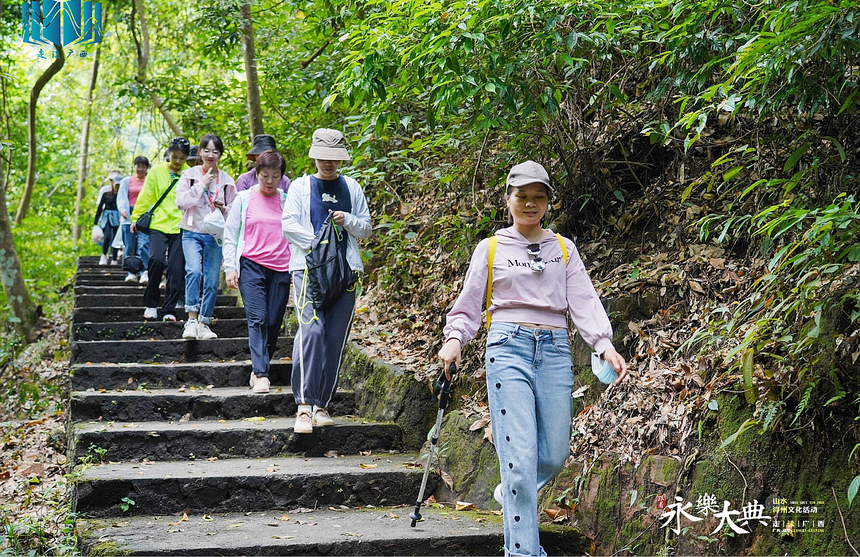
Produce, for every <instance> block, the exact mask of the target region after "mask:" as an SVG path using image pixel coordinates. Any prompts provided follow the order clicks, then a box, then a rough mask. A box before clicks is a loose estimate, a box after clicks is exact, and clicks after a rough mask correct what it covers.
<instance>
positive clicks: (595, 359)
mask: <svg viewBox="0 0 860 557" xmlns="http://www.w3.org/2000/svg"><path fill="white" fill-rule="evenodd" d="M591 371H592V373H594V375H595V376H597V380H598V381H600V382H601V383H603V384H604V385H609V384H611V383H613V382H615V380H616V379H618V374H617V373H615V368H613V367H612V364H610V363H609V362H608V361H606V360H604V359H603V358H601V357H600V354H598V353H597V352H592V353H591Z"/></svg>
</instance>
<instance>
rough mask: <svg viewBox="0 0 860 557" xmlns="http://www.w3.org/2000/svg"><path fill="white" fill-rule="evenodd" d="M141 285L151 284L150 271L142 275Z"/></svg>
mask: <svg viewBox="0 0 860 557" xmlns="http://www.w3.org/2000/svg"><path fill="white" fill-rule="evenodd" d="M138 282H139V283H140V284H146V283H148V282H149V271H144V272H142V273H140V280H139V281H138Z"/></svg>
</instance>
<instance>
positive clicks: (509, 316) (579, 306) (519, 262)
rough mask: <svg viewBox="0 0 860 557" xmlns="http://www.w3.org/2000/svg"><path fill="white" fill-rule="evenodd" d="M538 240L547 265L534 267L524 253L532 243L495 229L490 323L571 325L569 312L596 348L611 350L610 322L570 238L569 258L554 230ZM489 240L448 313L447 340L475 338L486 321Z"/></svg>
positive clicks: (567, 242) (506, 230) (474, 259)
mask: <svg viewBox="0 0 860 557" xmlns="http://www.w3.org/2000/svg"><path fill="white" fill-rule="evenodd" d="M548 232H550V234H548V235H547V236H546V238H544V239H543V240H541V241H540V242H539V244H540V249H541V253H540V257H541V258H542V259H543V260H544V261H545V262H546V269H544V271H543V272H541V273H537V272H535V271H532V270H531V267H530V266H529V262H530V261H531V260H532V258H531V257H530V256H529V255H528V254H527V253H526V246H528V245H529V244H530V243H531V242H529V241H528V240H527V239H526V238H525V237H523V235H522V234H520V233H519V232H517V231H516V230H514V229H513V228H504V229H502V230H500V231H498V232H497V233H496V237H497V238H498V245H497V247H496V254H495V257H494V258H493V293H492V298H491V300H490V307H489V312H490V317H491V319H492V321H498V322H511V323H534V324H536V325H544V326H549V327H561V328H564V327H566V326H567V321H566V318H565V313H569V314H570V316H571V318H572V319H573V323H574V325H576V328H577V329H578V330H579V334H580V335H582V338H583V339H584V340H585V342H587V343H588V344H589V345H590V346H591V347H592V348H593V349H594V351H595V352H597V353H599V354H602V353H603V352H604V351H606V350H607V349H609V348H612V347H613V346H612V325H611V324H610V323H609V317H608V316H607V315H606V310H605V309H604V308H603V304H601V302H600V298H599V297H598V296H597V291H596V290H595V289H594V285H593V284H591V279H589V278H588V274H587V273H586V271H585V265H584V264H583V263H582V259H581V258H580V256H579V252H578V251H577V249H576V246H575V245H574V243H573V241H572V240H569V239H567V238H563V240H564V243H565V246H566V247H567V253H568V260H567V264H566V265H565V263H564V256H563V254H562V251H561V246H560V245H559V242H558V238H557V237H556V236H555V234H553V233H552V231H548ZM487 252H488V240H482V241H481V242H480V243H479V244H478V246H477V247H476V248H475V251H474V253H473V254H472V260H471V262H470V263H469V270H468V271H467V272H466V279H465V281H464V282H463V291H462V292H461V293H460V297H459V298H457V301H456V302H455V303H454V307H453V308H452V309H451V311H450V312H449V313H448V318H447V323H446V325H445V328H444V330H443V332H444V335H445V338H446V339H451V338H456V339H457V340H459V341H460V343H461V344H465V343H466V342H468V341H469V340H471V339H472V338H473V337H474V336H475V334H476V333H477V332H478V329H479V328H480V327H481V324H482V323H483V319H482V315H481V308H482V306H483V304H484V302H485V301H486V298H487Z"/></svg>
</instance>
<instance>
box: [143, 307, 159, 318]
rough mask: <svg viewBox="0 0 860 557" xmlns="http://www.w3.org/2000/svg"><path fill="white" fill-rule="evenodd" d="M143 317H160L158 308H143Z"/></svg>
mask: <svg viewBox="0 0 860 557" xmlns="http://www.w3.org/2000/svg"><path fill="white" fill-rule="evenodd" d="M143 318H144V319H157V318H158V308H146V309H145V310H143Z"/></svg>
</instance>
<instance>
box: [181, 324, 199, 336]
mask: <svg viewBox="0 0 860 557" xmlns="http://www.w3.org/2000/svg"><path fill="white" fill-rule="evenodd" d="M197 327H198V324H197V320H196V319H189V320H188V321H186V322H185V327H184V328H183V329H182V338H193V339H195V340H196V339H197Z"/></svg>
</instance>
